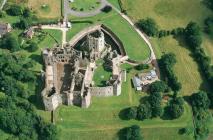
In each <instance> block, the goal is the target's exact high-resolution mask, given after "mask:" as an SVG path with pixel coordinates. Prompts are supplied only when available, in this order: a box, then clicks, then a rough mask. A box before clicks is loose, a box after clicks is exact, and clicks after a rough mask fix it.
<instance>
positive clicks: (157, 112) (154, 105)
mask: <svg viewBox="0 0 213 140" xmlns="http://www.w3.org/2000/svg"><path fill="white" fill-rule="evenodd" d="M161 100H162V97H161V94H160V93H159V92H154V93H152V94H151V95H150V96H149V98H148V102H149V104H150V105H151V112H152V117H158V116H161V115H162V113H163V110H162V108H161Z"/></svg>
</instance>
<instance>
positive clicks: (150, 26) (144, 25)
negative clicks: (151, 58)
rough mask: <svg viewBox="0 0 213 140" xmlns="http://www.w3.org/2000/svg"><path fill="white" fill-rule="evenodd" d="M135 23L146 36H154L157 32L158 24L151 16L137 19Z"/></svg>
mask: <svg viewBox="0 0 213 140" xmlns="http://www.w3.org/2000/svg"><path fill="white" fill-rule="evenodd" d="M137 24H138V26H139V28H140V29H141V30H142V31H143V32H145V33H146V34H147V35H148V36H156V35H157V34H158V26H157V24H156V23H155V21H154V20H153V19H151V18H147V19H142V20H139V22H138V23H137Z"/></svg>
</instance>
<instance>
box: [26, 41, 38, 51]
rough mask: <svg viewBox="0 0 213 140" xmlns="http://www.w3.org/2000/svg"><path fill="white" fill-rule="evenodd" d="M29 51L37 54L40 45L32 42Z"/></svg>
mask: <svg viewBox="0 0 213 140" xmlns="http://www.w3.org/2000/svg"><path fill="white" fill-rule="evenodd" d="M28 50H29V51H30V52H35V51H37V50H38V45H37V44H36V43H35V42H30V45H29V47H28Z"/></svg>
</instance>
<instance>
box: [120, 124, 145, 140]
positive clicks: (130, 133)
mask: <svg viewBox="0 0 213 140" xmlns="http://www.w3.org/2000/svg"><path fill="white" fill-rule="evenodd" d="M124 139H125V140H143V137H142V136H141V129H140V127H139V126H138V125H133V126H131V127H128V128H126V129H125V132H124Z"/></svg>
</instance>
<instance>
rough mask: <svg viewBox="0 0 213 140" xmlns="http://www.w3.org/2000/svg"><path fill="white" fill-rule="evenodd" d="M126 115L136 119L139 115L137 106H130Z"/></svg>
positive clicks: (128, 117)
mask: <svg viewBox="0 0 213 140" xmlns="http://www.w3.org/2000/svg"><path fill="white" fill-rule="evenodd" d="M126 117H127V119H135V118H136V117H137V108H136V107H130V108H128V110H127V114H126Z"/></svg>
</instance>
